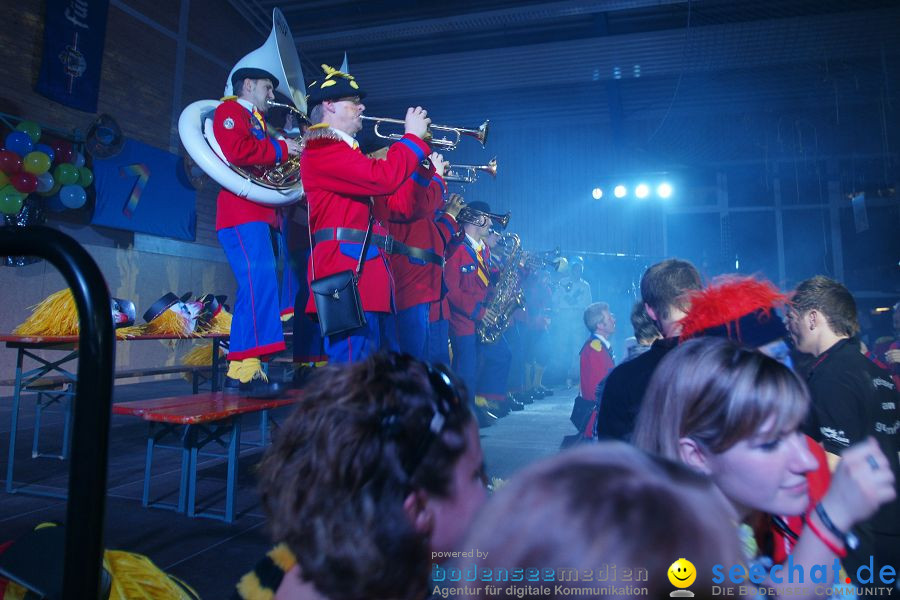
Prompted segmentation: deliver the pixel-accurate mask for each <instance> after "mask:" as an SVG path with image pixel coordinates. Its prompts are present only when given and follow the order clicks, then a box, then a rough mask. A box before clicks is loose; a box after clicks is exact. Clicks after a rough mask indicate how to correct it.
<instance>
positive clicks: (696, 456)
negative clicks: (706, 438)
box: [678, 437, 710, 475]
mask: <svg viewBox="0 0 900 600" xmlns="http://www.w3.org/2000/svg"><path fill="white" fill-rule="evenodd" d="M678 454H679V456H680V457H681V462H683V463H684V464H686V465H687V466H689V467H691V468H692V469H694V470H696V471H700V472H701V473H704V474H706V475H709V473H710V468H709V461H708V460H707V457H706V452H704V450H703V448H701V447H700V444H698V443H697V442H696V440H693V439H691V438H686V437H683V438H680V439H679V440H678Z"/></svg>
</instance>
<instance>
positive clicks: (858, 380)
mask: <svg viewBox="0 0 900 600" xmlns="http://www.w3.org/2000/svg"><path fill="white" fill-rule="evenodd" d="M787 327H788V330H789V331H790V333H791V338H792V339H793V341H794V344H795V345H796V347H797V349H798V350H800V351H801V352H807V353H809V354H812V355H813V356H815V357H816V361H815V362H814V363H813V365H812V367H811V370H810V372H809V375H808V379H807V381H808V383H809V389H810V393H811V395H812V405H811V407H810V413H809V415H808V417H807V422H806V424H805V426H804V431H805V433H806V434H807V435H809V436H810V437H812V438H813V439H815V440H817V441H819V442H821V443H822V445H823V446H824V448H825V451H826V452H827V453H828V460H829V465H830V466H831V467H832V470H834V466H835V465H836V464H837V462H838V461H839V460H840V454H841V452H843V450H845V449H846V448H847V447H849V446H851V445H853V444H856V443H857V442H861V441H862V440H864V439H865V438H866V437H869V436H872V437H874V438H875V439H876V440H877V441H878V443H879V445H880V446H881V449H882V450H883V451H884V454H885V456H887V458H888V462H889V463H890V465H891V469H892V471H893V472H894V476H895V478H897V479H895V485H898V483H897V482H898V481H900V463H898V451H900V412H898V408H897V407H898V403H900V394H898V391H897V389H896V387H895V386H894V383H893V381H892V380H891V376H890V374H889V373H887V372H886V371H884V370H883V369H881V368H880V367H878V366H877V365H876V364H875V363H873V362H872V361H870V360H869V359H868V358H866V357H865V356H864V355H863V354H862V353H861V352H860V347H859V343H858V342H856V341H855V340H854V339H853V336H855V335H856V334H857V333H858V332H859V323H858V321H857V317H856V302H855V301H854V300H853V296H852V295H851V294H850V292H849V291H848V290H847V288H846V287H844V286H843V285H841V284H840V283H838V282H837V281H834V280H832V279H829V278H827V277H823V276H816V277H813V278H811V279H807V280H806V281H803V282H801V283H800V285H799V286H798V287H797V291H796V293H795V294H794V297H793V299H792V301H791V308H790V310H789V311H788V315H787ZM898 491H900V487H898ZM898 496H900V494H898ZM857 529H858V531H859V534H860V535H859V537H860V541H861V544H860V547H859V548H858V549H857V550H856V551H852V550H850V551H849V552H848V556H847V559H845V561H844V566H845V568H846V569H847V571H848V574H849V575H850V576H851V577H852V578H853V580H854V582H856V570H857V568H858V566H859V565H867V566H868V564H869V557H870V555H871V556H874V561H873V562H874V565H875V569H874V573H875V574H876V576H877V573H878V572H879V569H880V567H881V566H882V565H891V566H893V567H894V568H897V566H898V565H900V499H895V500H894V501H893V502H891V503H888V504H885V505H884V506H882V508H881V509H880V510H879V511H878V512H877V513H876V514H875V516H873V517H872V518H871V519H870V520H868V521H867V522H865V523H863V524H861V525H860V526H859V527H858V528H857ZM864 574H865V573H864ZM874 585H878V583H877V577H876V583H875V584H874Z"/></svg>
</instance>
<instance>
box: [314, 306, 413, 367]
mask: <svg viewBox="0 0 900 600" xmlns="http://www.w3.org/2000/svg"><path fill="white" fill-rule="evenodd" d="M398 349H399V346H398V344H397V319H396V318H395V315H393V314H391V313H380V312H368V311H366V324H365V325H363V326H362V327H359V328H357V329H352V330H350V331H345V332H344V333H339V334H337V335H329V336H326V338H325V353H326V354H328V362H329V363H331V364H338V363H352V362H356V361H358V360H362V359H364V358H366V357H368V356H371V355H372V354H375V353H376V352H378V351H379V350H394V351H396V350H398Z"/></svg>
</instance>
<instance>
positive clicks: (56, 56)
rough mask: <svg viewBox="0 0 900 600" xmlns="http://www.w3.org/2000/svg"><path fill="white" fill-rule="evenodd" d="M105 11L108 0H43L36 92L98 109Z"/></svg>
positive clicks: (66, 102)
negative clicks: (41, 53)
mask: <svg viewBox="0 0 900 600" xmlns="http://www.w3.org/2000/svg"><path fill="white" fill-rule="evenodd" d="M108 10H109V0H46V11H45V13H44V14H45V17H44V54H43V59H42V60H41V72H40V74H39V75H38V82H37V86H36V87H35V89H36V90H37V92H38V93H39V94H42V95H44V96H47V97H48V98H50V99H51V100H54V101H56V102H59V103H60V104H65V105H66V106H70V107H72V108H77V109H79V110H84V111H87V112H97V94H98V93H99V91H100V66H101V64H102V62H103V44H104V42H105V41H106V13H107V12H108Z"/></svg>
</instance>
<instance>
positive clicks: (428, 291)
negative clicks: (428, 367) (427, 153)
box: [385, 152, 461, 360]
mask: <svg viewBox="0 0 900 600" xmlns="http://www.w3.org/2000/svg"><path fill="white" fill-rule="evenodd" d="M430 159H431V164H432V165H434V168H435V173H434V175H433V176H432V179H431V182H430V185H429V186H428V187H427V188H426V190H425V194H424V197H422V198H421V199H420V200H418V201H417V202H416V204H415V208H414V210H413V213H412V215H411V216H410V217H407V216H405V215H403V214H397V212H396V211H389V213H390V214H388V215H387V221H386V223H385V224H386V225H387V228H388V231H389V232H390V234H391V235H392V236H393V237H394V240H395V241H394V244H393V247H392V249H393V252H392V253H391V255H390V265H391V272H392V274H393V276H394V285H395V289H396V304H397V335H398V342H399V346H400V350H401V351H403V352H406V353H408V354H411V355H412V356H414V357H416V358H418V359H420V360H428V358H429V356H428V348H429V340H428V334H429V311H430V307H431V304H432V303H433V302H438V301H440V299H441V296H442V293H441V292H442V288H443V273H444V250H445V248H446V247H447V244H448V243H449V242H450V241H451V240H452V238H453V237H454V236H456V235H457V234H458V233H459V225H458V224H457V222H456V215H457V214H459V210H460V208H461V203H460V202H458V201H457V200H456V198H451V199H450V200H449V201H448V202H447V204H446V205H445V203H444V193H445V192H446V190H447V184H446V183H444V179H443V173H444V169H445V168H446V166H447V164H448V163H447V162H446V161H445V160H444V157H443V156H442V155H441V154H439V153H437V152H434V153H432V154H431V157H430ZM412 179H413V180H415V179H418V173H415V174H413V177H412ZM404 185H409V183H407V184H404ZM417 187H418V186H417ZM420 190H421V187H419V190H417V191H420ZM420 193H421V192H420ZM454 196H456V195H455V194H454ZM442 209H443V210H442ZM398 242H399V243H398ZM446 341H447V338H446V337H445V338H444V343H445V344H446Z"/></svg>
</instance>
